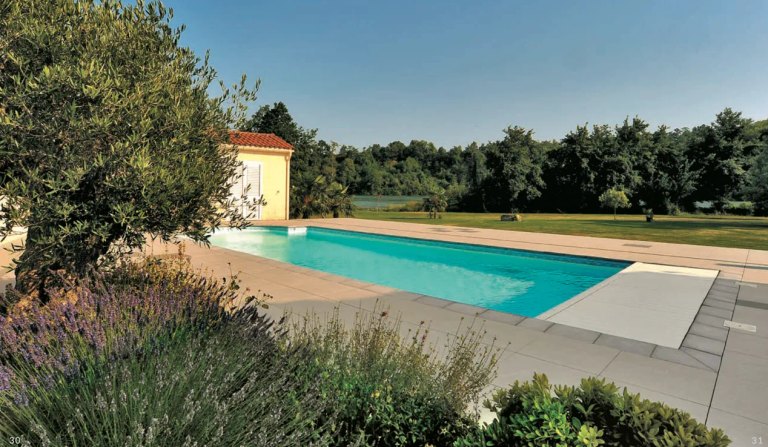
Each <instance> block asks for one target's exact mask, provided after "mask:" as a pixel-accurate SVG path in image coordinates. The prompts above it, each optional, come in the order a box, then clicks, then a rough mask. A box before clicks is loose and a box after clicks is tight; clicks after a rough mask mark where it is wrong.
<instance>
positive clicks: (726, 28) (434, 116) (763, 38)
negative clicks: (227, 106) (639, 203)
mask: <svg viewBox="0 0 768 447" xmlns="http://www.w3.org/2000/svg"><path fill="white" fill-rule="evenodd" d="M165 4H166V5H167V6H171V7H173V8H174V12H175V22H176V24H181V23H185V24H186V25H187V31H186V33H185V35H184V37H183V40H182V43H183V44H185V45H188V46H191V47H192V48H193V49H194V50H195V51H196V52H198V53H199V54H200V56H202V55H203V54H204V52H205V50H206V49H210V50H211V63H212V65H213V66H214V67H215V68H216V69H217V70H218V71H219V74H220V75H221V77H222V78H223V79H224V80H225V81H226V82H227V84H231V83H233V82H236V81H239V79H240V76H241V74H242V73H246V74H247V75H248V76H249V78H251V79H253V80H255V79H256V78H261V79H262V85H261V90H260V93H259V99H258V101H257V102H256V103H255V104H254V105H253V110H252V111H255V110H256V109H257V108H258V106H260V105H263V104H266V103H272V102H275V101H283V102H285V103H286V104H287V105H288V108H289V110H290V111H291V114H292V115H293V116H294V118H295V119H296V120H297V121H298V122H299V124H301V125H302V126H304V127H309V128H319V130H320V132H319V136H320V138H323V139H326V140H333V141H338V142H340V143H345V144H351V145H354V146H357V147H362V146H367V145H370V144H373V143H380V144H387V143H389V142H390V141H394V140H400V141H403V142H406V143H407V142H408V141H410V140H412V139H425V140H429V141H433V142H434V143H435V144H437V145H438V146H440V145H442V146H445V147H446V148H449V147H451V146H454V145H459V144H460V145H465V146H466V145H467V144H468V143H470V142H472V141H478V142H485V141H488V140H491V139H498V138H500V137H501V136H502V129H503V128H505V127H507V126H509V125H519V126H523V127H526V128H532V129H534V130H535V132H536V137H537V138H538V139H551V138H558V139H559V138H561V137H562V136H564V135H565V134H566V133H567V132H568V131H570V130H573V129H575V127H576V125H577V124H584V123H585V122H589V123H590V124H593V123H599V124H606V123H607V124H616V123H619V122H620V121H622V120H623V119H624V118H625V117H626V116H627V115H629V116H635V115H638V116H640V117H641V118H643V119H645V120H646V121H648V122H649V123H650V124H651V125H652V126H653V127H654V128H655V127H656V126H657V125H659V124H662V123H665V124H668V125H670V126H672V127H683V126H689V127H690V126H695V125H698V124H702V123H708V122H711V121H712V120H713V119H714V116H715V113H717V112H718V111H720V110H722V109H723V108H725V107H727V106H729V107H732V108H734V109H736V110H741V111H743V112H744V115H745V116H747V117H750V118H754V119H765V118H768V1H765V0H755V1H732V0H728V1H724V0H718V1H699V0H696V1H657V2H646V1H641V2H629V1H558V2H554V1H535V2H534V1H526V2H511V1H482V0H480V1H446V0H440V1H432V0H431V1H378V2H374V1H362V0H352V1H344V2H337V1H315V0H313V1H307V2H298V1H290V0H279V1H269V2H268V1H252V0H237V1H227V0H221V1H217V2H214V1H210V0H184V1H182V0H168V1H166V2H165Z"/></svg>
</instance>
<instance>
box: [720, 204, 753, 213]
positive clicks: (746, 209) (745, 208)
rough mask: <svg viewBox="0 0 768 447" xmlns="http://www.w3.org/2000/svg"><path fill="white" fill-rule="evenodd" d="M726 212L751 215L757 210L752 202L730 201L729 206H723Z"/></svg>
mask: <svg viewBox="0 0 768 447" xmlns="http://www.w3.org/2000/svg"><path fill="white" fill-rule="evenodd" d="M723 212H724V213H725V214H732V215H734V216H751V215H752V214H754V212H755V207H754V205H753V204H752V203H750V202H742V203H738V204H736V203H733V202H731V203H729V204H728V206H726V207H725V208H723Z"/></svg>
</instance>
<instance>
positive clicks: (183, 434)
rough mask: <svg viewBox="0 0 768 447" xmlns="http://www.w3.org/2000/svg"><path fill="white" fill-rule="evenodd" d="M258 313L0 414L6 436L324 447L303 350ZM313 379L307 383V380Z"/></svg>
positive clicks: (159, 342)
mask: <svg viewBox="0 0 768 447" xmlns="http://www.w3.org/2000/svg"><path fill="white" fill-rule="evenodd" d="M270 326H271V322H269V321H268V320H267V319H266V318H264V317H262V316H259V315H258V314H257V312H256V308H255V307H249V308H247V309H244V310H241V311H238V312H237V313H235V314H233V315H232V316H231V317H227V318H226V319H224V320H222V322H220V323H218V324H217V325H215V326H212V327H209V328H199V329H192V328H191V327H190V328H188V329H185V330H178V331H176V332H174V333H165V334H163V335H162V336H160V337H157V338H153V339H152V340H151V342H149V343H145V344H142V345H141V347H140V348H138V349H135V350H133V351H132V352H131V353H130V354H128V355H126V356H124V357H122V358H120V359H118V360H117V361H110V362H93V363H91V364H89V365H88V366H85V367H83V368H82V371H81V374H80V375H79V376H78V377H77V378H74V379H73V380H71V381H69V382H67V381H58V382H55V383H53V384H52V385H51V386H50V387H36V388H35V389H28V390H27V393H26V397H25V399H26V401H25V402H23V403H14V404H13V405H6V407H5V408H2V411H3V415H4V416H6V415H7V417H5V418H4V419H3V420H2V421H0V433H2V434H3V437H4V438H6V439H7V438H8V437H20V438H21V439H22V442H25V443H26V445H42V446H90V445H103V446H144V447H149V446H185V447H192V446H203V445H206V446H210V447H213V446H227V447H228V446H260V447H261V446H269V447H289V446H298V445H301V446H318V447H320V446H325V445H328V444H329V442H330V439H331V436H332V435H333V432H332V424H333V418H324V419H323V420H324V421H325V422H320V421H319V415H321V414H322V415H328V414H331V415H332V414H333V413H334V411H335V410H334V409H333V405H334V404H335V402H334V400H333V399H332V398H328V399H326V398H323V397H322V395H321V393H320V392H319V386H318V380H319V375H318V374H317V368H316V366H315V364H314V362H312V361H311V358H310V357H309V351H308V350H307V349H306V347H304V348H295V347H289V348H288V349H287V350H286V348H285V346H282V345H280V346H278V344H277V343H276V340H275V336H274V332H273V331H271V329H270ZM308 378H309V379H308Z"/></svg>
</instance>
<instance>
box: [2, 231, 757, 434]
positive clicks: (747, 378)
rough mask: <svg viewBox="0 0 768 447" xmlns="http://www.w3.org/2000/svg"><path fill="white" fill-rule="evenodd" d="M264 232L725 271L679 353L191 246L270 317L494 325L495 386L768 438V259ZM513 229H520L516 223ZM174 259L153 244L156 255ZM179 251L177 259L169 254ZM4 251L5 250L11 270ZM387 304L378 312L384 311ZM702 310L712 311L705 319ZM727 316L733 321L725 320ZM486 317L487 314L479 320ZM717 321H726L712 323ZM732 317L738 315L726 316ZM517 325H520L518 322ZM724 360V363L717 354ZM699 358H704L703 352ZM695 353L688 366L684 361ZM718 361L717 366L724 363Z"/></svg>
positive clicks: (436, 234)
mask: <svg viewBox="0 0 768 447" xmlns="http://www.w3.org/2000/svg"><path fill="white" fill-rule="evenodd" d="M261 224H262V225H280V226H318V227H324V228H335V229H340V230H350V231H360V232H369V233H375V234H388V235H392V236H403V237H414V238H420V239H432V240H440V241H448V242H459V243H471V244H480V245H489V246H496V247H507V248H515V249H524V250H534V251H544V252H551V253H562V254H571V255H581V256H592V257H598V258H606V259H618V260H624V261H631V262H642V263H647V264H657V265H665V266H675V267H682V268H695V269H707V270H716V271H718V275H717V278H716V279H715V280H714V283H713V285H712V287H711V288H710V290H709V292H708V294H707V296H706V298H705V299H704V302H703V304H702V306H701V308H700V310H699V313H698V314H697V315H696V316H695V319H694V322H693V324H692V325H691V328H690V329H689V332H688V334H687V336H686V342H684V346H682V347H681V348H680V349H671V348H665V347H663V346H655V345H652V344H648V345H649V346H644V345H642V344H638V343H637V341H636V340H631V339H624V338H621V337H615V336H610V335H609V334H605V333H602V334H601V333H598V332H594V331H586V330H584V329H580V328H576V327H572V326H569V325H565V324H559V323H552V322H549V321H545V320H540V319H526V318H522V317H521V318H512V317H510V316H509V315H511V314H504V313H501V312H495V311H488V310H486V309H481V308H476V307H474V306H468V305H466V304H461V303H452V302H446V301H445V300H439V299H436V298H434V297H428V296H424V295H419V294H414V293H409V292H405V291H400V290H396V289H391V288H388V287H384V286H380V285H374V284H370V283H365V282H362V281H357V280H354V279H350V278H344V277H341V276H337V275H333V274H329V273H325V272H322V271H317V270H312V269H307V268H303V267H300V266H295V265H292V264H287V263H283V262H278V261H274V260H270V259H266V258H261V257H258V256H253V255H249V254H246V253H241V252H237V251H233V250H228V249H224V248H220V247H211V248H210V249H207V248H204V247H200V246H196V245H193V244H187V253H188V254H189V255H190V256H191V260H192V263H193V265H194V266H195V267H196V268H200V269H203V270H204V271H207V272H208V273H210V274H214V275H216V276H226V275H229V272H230V268H231V270H233V271H235V272H237V271H240V272H242V273H241V274H240V279H242V281H243V282H242V286H243V287H249V288H250V289H251V290H252V291H253V292H256V291H262V292H265V293H268V294H269V295H271V296H272V297H273V298H272V300H271V301H270V302H269V309H268V310H267V312H268V313H269V314H270V315H271V316H273V317H280V316H282V315H283V313H284V312H286V311H291V312H292V315H293V317H294V318H300V317H301V316H302V315H304V314H306V312H308V311H314V312H315V313H317V314H319V315H323V314H328V313H330V312H333V311H334V310H335V309H338V313H339V315H340V317H341V318H342V319H343V320H345V321H348V322H350V321H353V319H354V316H355V314H356V313H357V312H361V311H362V312H369V311H372V310H374V309H381V306H384V307H385V308H388V309H389V311H390V314H391V315H393V316H394V315H399V316H400V318H401V319H402V321H403V331H404V333H407V331H408V330H411V331H414V330H415V329H416V328H417V327H418V326H419V324H420V322H421V321H422V320H423V321H426V322H427V323H428V324H429V325H430V328H431V329H430V336H429V337H430V339H431V340H432V342H433V343H436V344H437V345H438V346H441V343H442V342H443V341H445V340H446V339H448V338H449V337H451V334H454V333H455V332H456V330H457V328H458V327H459V326H460V325H463V326H466V325H467V324H468V323H469V322H470V321H472V320H473V319H475V318H476V319H477V321H476V322H475V324H476V325H479V324H483V325H484V329H485V330H487V334H486V336H485V338H484V342H485V343H488V344H491V343H493V342H494V339H495V346H500V347H502V348H504V350H503V351H502V353H501V360H500V363H499V374H498V377H497V379H496V380H495V381H494V383H493V385H492V386H491V387H490V389H493V388H496V387H505V386H507V385H508V384H510V383H512V382H514V381H515V380H521V381H522V380H530V379H531V378H532V377H533V373H534V372H539V373H545V374H547V376H548V377H549V379H550V382H552V383H560V384H569V385H576V384H578V383H579V382H580V380H581V379H582V378H584V377H588V376H597V377H604V378H606V379H608V380H610V381H613V382H615V383H616V384H617V385H619V386H622V387H627V388H628V389H629V391H631V392H636V393H640V394H641V395H642V396H643V397H645V398H648V399H652V400H657V401H663V402H665V403H667V404H668V405H670V406H673V407H677V408H680V409H683V410H684V411H687V412H689V413H691V414H692V415H693V416H694V417H695V418H696V419H698V420H699V421H702V422H706V423H707V425H709V426H714V427H719V428H723V429H724V430H725V431H726V433H727V434H728V435H729V436H730V437H731V439H732V440H733V441H734V442H733V444H732V445H734V446H739V447H740V446H751V445H754V444H753V443H752V438H753V437H762V438H763V442H764V443H765V442H766V441H767V440H768V252H766V251H760V250H744V249H727V248H717V247H706V246H692V245H679V244H665V243H654V242H638V241H626V240H617V239H603V238H588V237H579V236H564V235H552V234H539V233H526V232H515V231H504V230H485V229H474V228H461V227H448V226H436V225H423V224H409V223H401V222H382V221H369V220H357V219H312V220H303V221H285V222H279V221H272V222H264V223H261ZM513 225H514V223H511V224H510V226H513ZM164 250H165V247H164V246H163V244H159V243H158V244H151V245H150V246H148V247H147V248H146V250H145V251H147V252H154V253H155V254H158V253H162V252H163V251H164ZM169 250H170V251H175V249H174V248H170V249H169ZM4 255H5V254H4V253H0V264H7V261H6V262H3V261H4V259H3V256H4ZM376 306H378V307H376ZM702 309H703V310H704V312H702ZM717 309H719V310H722V311H723V312H718V311H717ZM477 313H479V316H478V317H475V315H476V314H477ZM712 314H716V315H712ZM726 315H727V316H729V318H727V317H726ZM514 317H516V316H514ZM726 320H733V321H736V322H740V323H746V324H750V325H754V326H756V327H757V329H756V332H745V331H741V330H738V329H729V328H727V327H724V326H723V323H724V321H726ZM717 352H719V353H720V355H715V353H717ZM691 353H695V355H692V354H691ZM682 355H685V357H681V356H682ZM715 360H716V362H717V364H714V362H715Z"/></svg>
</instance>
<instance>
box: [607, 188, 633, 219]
mask: <svg viewBox="0 0 768 447" xmlns="http://www.w3.org/2000/svg"><path fill="white" fill-rule="evenodd" d="M600 203H602V204H603V206H604V207H607V208H613V220H616V209H617V208H629V207H630V206H631V204H630V203H629V199H628V198H627V194H626V193H625V192H624V191H623V190H620V189H614V188H611V189H609V190H608V191H606V192H604V193H602V194H601V195H600Z"/></svg>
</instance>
